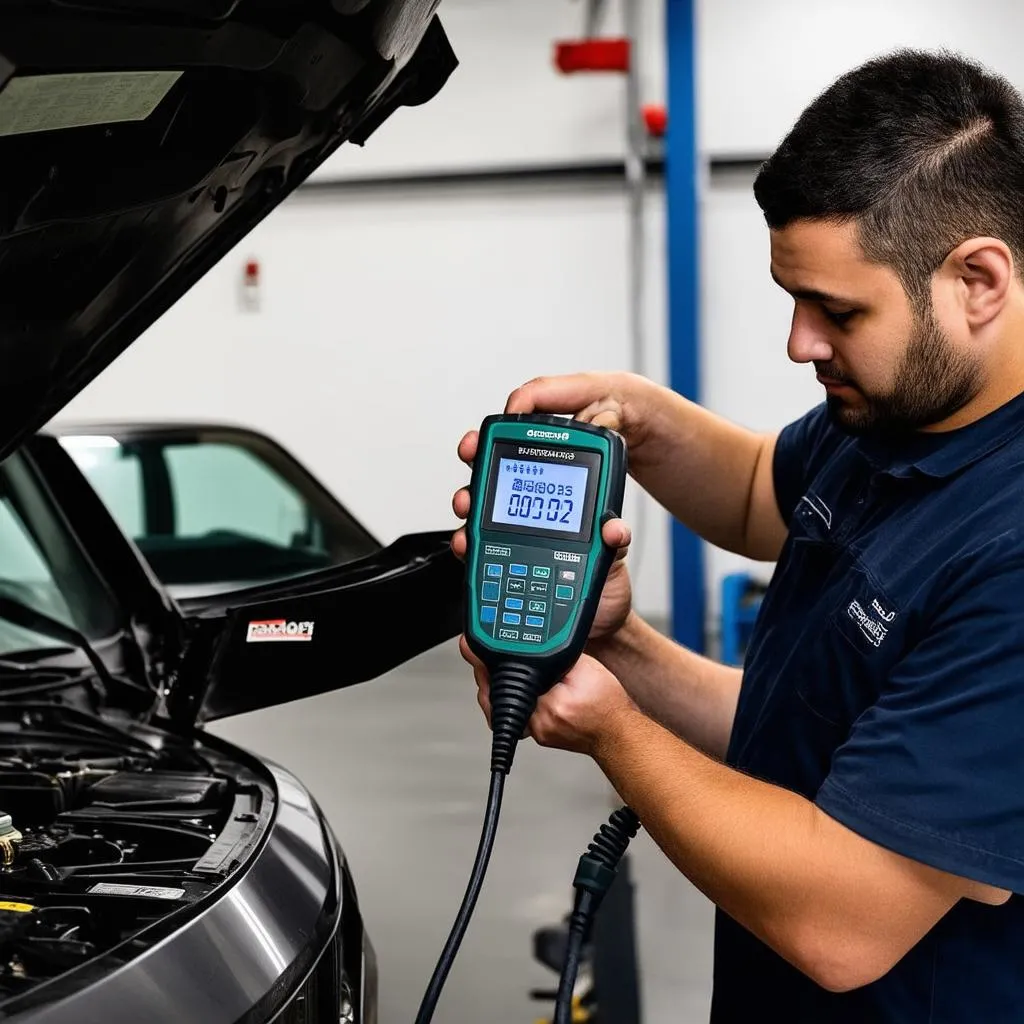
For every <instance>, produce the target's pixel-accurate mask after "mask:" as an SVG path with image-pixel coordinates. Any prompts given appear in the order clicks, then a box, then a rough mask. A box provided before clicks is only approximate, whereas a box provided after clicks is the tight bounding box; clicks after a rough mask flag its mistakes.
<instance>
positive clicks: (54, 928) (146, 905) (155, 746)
mask: <svg viewBox="0 0 1024 1024" xmlns="http://www.w3.org/2000/svg"><path fill="white" fill-rule="evenodd" d="M272 807H273V797H272V792H271V790H270V789H269V787H268V786H267V785H266V783H265V782H263V781H261V779H260V778H258V777H257V776H256V775H255V774H250V773H249V772H248V771H247V769H245V768H244V767H243V766H241V765H239V764H238V763H237V762H236V761H234V760H229V759H228V758H226V757H221V756H220V755H218V754H217V753H216V752H215V751H211V750H210V749H209V748H208V747H207V746H205V745H203V746H200V745H199V744H198V743H196V742H193V741H188V740H185V739H181V738H179V737H176V736H174V735H172V734H169V733H166V732H163V731H161V730H158V729H154V728H151V727H148V726H140V725H138V724H137V723H134V722H127V723H125V724H113V723H111V722H110V721H108V720H106V719H102V718H99V717H97V716H95V715H93V714H89V713H87V712H82V711H76V710H74V709H72V708H69V707H63V708H62V707H57V706H54V705H53V704H39V705H32V704H18V705H14V704H2V703H0V1005H2V1003H3V1001H5V1000H7V999H10V998H13V997H17V996H19V995H22V994H24V993H25V992H26V991H28V990H29V989H32V988H35V987H36V986H39V985H42V984H45V983H47V982H49V981H51V980H53V979H55V978H57V977H60V976H63V975H66V974H67V973H68V972H69V971H75V970H77V969H79V968H84V967H85V965H87V964H90V963H92V964H94V965H95V962H96V961H97V958H102V957H103V956H104V955H105V954H111V953H113V952H115V951H116V950H117V949H118V948H119V947H121V946H122V945H124V944H125V943H129V944H130V946H131V955H133V956H137V955H138V954H139V952H140V951H142V950H143V949H144V948H145V946H146V940H145V935H148V934H149V933H150V932H154V931H155V930H158V931H159V935H157V934H154V935H153V936H152V941H156V939H157V938H158V937H160V936H161V935H163V934H166V932H167V930H168V926H169V927H171V928H173V927H176V926H177V920H178V919H179V917H180V915H182V914H187V913H188V911H189V909H190V908H194V907H195V905H196V904H197V903H198V902H200V901H201V900H203V899H204V897H206V896H208V895H210V894H211V893H213V891H214V890H215V889H216V888H217V887H218V885H219V884H220V883H222V882H223V881H224V880H225V879H226V878H227V877H228V876H229V875H230V874H231V873H232V871H233V870H234V869H235V868H236V867H237V866H238V865H239V864H240V863H242V862H243V861H244V860H245V859H246V857H247V855H248V853H249V852H250V851H251V849H252V847H253V846H254V844H255V843H257V842H258V841H259V838H260V836H261V835H262V833H263V832H264V829H263V828H262V827H261V823H265V822H266V821H267V820H268V819H269V815H270V814H271V812H272ZM176 915H177V916H176ZM171 918H174V920H173V921H170V919H171ZM161 925H163V926H164V927H161ZM108 959H111V960H112V962H113V961H119V959H120V958H117V957H113V958H111V957H108Z"/></svg>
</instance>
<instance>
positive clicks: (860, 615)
mask: <svg viewBox="0 0 1024 1024" xmlns="http://www.w3.org/2000/svg"><path fill="white" fill-rule="evenodd" d="M871 610H872V611H873V612H874V613H875V614H876V615H877V616H879V618H881V619H884V620H885V621H886V622H892V620H893V619H894V618H896V613H895V612H887V611H885V610H884V609H883V608H882V606H881V605H880V604H879V603H878V601H877V600H874V601H872V602H871ZM846 614H847V615H849V616H850V618H851V619H853V621H854V622H856V623H857V627H858V629H860V631H861V633H863V634H864V636H865V637H866V638H867V640H868V642H869V643H870V644H871V645H872V646H873V647H881V646H882V641H883V640H884V639H885V638H886V637H887V636H888V635H889V628H888V626H883V625H882V623H881V622H879V621H878V619H875V618H872V617H871V616H870V615H868V613H867V612H866V611H864V606H863V605H862V604H861V603H860V601H851V602H850V604H849V606H848V607H847V609H846Z"/></svg>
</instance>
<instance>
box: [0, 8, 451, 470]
mask: <svg viewBox="0 0 1024 1024" xmlns="http://www.w3.org/2000/svg"><path fill="white" fill-rule="evenodd" d="M438 2H439V0H258V2H257V0H9V2H5V3H4V4H3V5H2V6H0V166H2V167H3V181H4V184H3V189H2V190H0V358H2V361H3V364H4V368H5V369H4V373H3V377H2V380H0V458H3V457H5V456H6V455H8V454H10V452H11V451H12V450H13V449H14V448H15V447H16V446H17V445H18V443H19V442H20V441H22V440H23V439H24V438H26V437H27V436H28V435H29V434H30V433H31V432H32V431H33V430H35V429H36V428H37V427H39V426H41V425H42V424H43V423H44V422H46V421H47V420H48V419H50V418H51V417H52V416H53V415H55V414H56V413H57V412H58V411H59V410H60V409H61V408H62V407H63V406H64V405H65V404H66V403H67V402H68V401H69V400H70V399H71V398H72V397H73V396H74V395H75V394H76V393H77V392H79V391H80V390H81V389H82V388H84V387H85V385H86V384H88V383H89V382H90V381H91V380H92V379H93V378H94V377H95V376H96V375H97V374H98V373H99V372H100V371H101V370H102V369H103V368H104V367H105V366H106V365H107V364H108V363H110V362H111V360H113V359H114V358H115V356H117V355H118V354H119V353H120V352H121V351H123V350H124V349H125V348H126V347H127V346H128V345H130V344H131V343H132V342H133V341H134V340H135V339H136V338H137V337H138V336H139V334H141V333H142V331H144V330H145V329H146V328H147V327H149V325H150V324H152V323H153V322H154V321H155V320H156V319H157V318H158V317H160V316H161V315H162V314H163V313H164V312H165V311H166V310H167V309H168V308H169V307H170V306H171V305H173V304H174V302H175V301H177V299H178V298H179V297H180V296H181V295H182V294H183V293H184V292H185V291H187V290H188V288H189V287H190V286H191V285H192V284H193V283H194V282H195V281H196V280H197V279H198V278H199V277H201V276H202V275H203V274H204V273H205V272H206V271H207V270H208V269H209V268H210V267H211V266H212V265H213V264H214V263H216V262H217V260H218V259H220V258H221V257H222V256H223V255H224V254H225V253H226V252H227V251H228V250H229V249H231V248H232V247H233V246H234V245H235V244H236V243H237V242H238V241H239V240H240V239H241V238H242V237H243V236H244V235H246V234H247V233H248V232H249V231H250V230H251V229H252V228H253V227H254V226H255V225H256V224H257V223H258V222H259V221H261V220H262V219H263V218H264V217H265V216H266V215H267V214H268V213H269V212H270V211H271V210H272V209H273V208H274V207H275V206H277V205H278V204H279V203H280V202H281V200H282V199H284V198H285V197H286V196H287V195H288V194H289V193H290V192H291V191H292V190H293V189H294V188H295V187H296V186H297V185H298V184H299V183H300V182H302V181H303V180H304V179H305V178H306V177H307V176H308V175H309V174H310V172H311V171H312V170H314V169H315V168H316V167H317V166H318V165H319V164H320V163H322V162H323V161H324V160H325V159H326V158H327V157H328V156H329V155H330V154H331V153H332V152H333V151H334V150H335V149H336V148H337V147H338V146H339V145H340V144H341V143H342V142H344V141H346V140H349V141H354V142H357V143H362V142H363V141H365V139H366V138H367V137H368V136H369V135H370V133H371V132H372V131H373V130H374V129H376V128H377V126H378V125H379V124H380V123H381V122H382V121H383V120H384V119H385V118H386V117H387V116H389V115H390V114H391V113H392V112H393V111H394V110H395V109H396V108H397V107H399V106H402V105H414V104H418V103H422V102H425V101H426V100H428V99H430V98H431V97H432V96H433V95H434V94H435V93H436V92H437V91H438V90H439V89H440V87H441V86H442V85H443V84H444V82H445V81H446V80H447V78H448V76H449V75H450V74H451V72H452V70H453V69H454V67H455V65H456V61H455V58H454V55H453V53H452V51H451V48H450V46H449V45H448V41H447V39H446V37H445V35H444V32H443V30H442V28H441V26H440V23H439V22H438V21H437V19H436V16H435V14H434V12H435V10H436V8H437V6H438Z"/></svg>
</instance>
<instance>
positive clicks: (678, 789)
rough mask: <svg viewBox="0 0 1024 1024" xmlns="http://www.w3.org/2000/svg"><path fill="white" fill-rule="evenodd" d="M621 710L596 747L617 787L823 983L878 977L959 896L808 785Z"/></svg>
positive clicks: (700, 882) (742, 917) (702, 876)
mask: <svg viewBox="0 0 1024 1024" xmlns="http://www.w3.org/2000/svg"><path fill="white" fill-rule="evenodd" d="M623 717H624V719H625V720H624V721H623V720H621V719H620V724H619V725H617V726H616V727H615V728H614V729H612V730H610V731H609V733H608V735H607V736H605V737H604V738H603V739H602V740H601V741H600V742H599V744H598V746H597V748H596V750H595V751H594V757H595V760H596V761H597V762H598V764H599V766H600V767H601V769H602V770H603V771H604V773H605V774H606V775H607V776H608V778H609V780H610V781H611V783H612V785H613V786H614V787H615V789H616V791H617V792H618V794H619V795H620V796H621V797H622V799H623V800H625V801H626V802H627V803H628V804H629V806H630V807H632V808H633V810H634V811H636V813H637V814H638V815H639V817H640V819H641V821H642V822H643V824H644V827H645V828H646V830H647V831H648V832H649V833H650V835H651V836H652V838H653V839H654V840H655V841H656V842H657V843H658V845H659V846H660V847H661V848H662V850H664V852H665V853H666V854H667V856H668V857H669V858H670V859H671V860H672V861H673V863H674V864H675V865H676V866H677V867H678V868H679V869H680V871H682V872H683V873H684V874H685V875H686V876H687V877H688V878H689V879H690V880H691V881H692V882H693V883H694V885H696V886H697V887H698V888H699V889H700V890H701V891H702V892H704V894H705V895H706V896H708V897H709V898H710V899H711V900H712V901H713V902H714V903H716V904H717V905H718V906H719V907H721V908H722V909H723V910H724V911H725V912H726V913H727V914H729V915H730V916H731V917H732V918H734V919H735V920H736V921H738V922H739V923H740V924H742V925H743V926H744V927H746V928H747V929H748V930H750V931H751V932H753V933H754V934H755V935H757V936H758V937H759V938H760V939H761V940H762V941H764V942H765V943H767V944H768V945H769V946H771V947H772V948H773V949H774V950H775V951H776V952H777V953H779V954H780V955H781V956H782V957H784V958H785V959H787V960H789V961H790V962H791V963H793V964H794V965H795V966H796V967H798V968H799V969H800V970H802V971H804V972H805V973H807V974H808V975H810V976H811V977H812V978H813V979H814V980H815V981H817V982H818V983H819V984H821V985H824V986H825V987H827V988H831V989H835V990H837V991H838V990H845V989H847V988H854V987H858V986H860V985H863V984H867V983H869V982H870V981H873V980H875V978H877V977H880V976H881V975H882V974H884V973H885V972H886V971H887V970H888V969H889V968H890V967H891V966H892V964H893V963H895V962H896V960H897V959H899V957H901V956H903V955H904V954H905V953H906V951H907V950H908V949H909V948H910V947H911V946H912V945H913V944H914V943H916V942H917V941H918V940H919V939H920V938H921V936H923V935H924V934H925V933H926V932H927V931H928V930H929V929H930V928H931V927H933V926H934V924H935V923H936V922H937V921H938V920H939V918H940V917H941V916H942V915H943V914H944V913H945V912H946V911H947V910H948V909H949V908H950V907H951V906H952V905H953V903H955V902H956V899H957V894H956V892H955V891H954V890H953V889H951V888H950V886H949V885H948V884H947V883H946V882H945V880H944V879H943V878H941V877H940V873H939V872H935V871H934V870H933V869H931V868H925V867H924V866H923V865H918V864H914V863H913V862H912V861H909V860H905V859H904V858H900V857H898V855H896V854H893V853H891V852H889V851H887V850H883V849H882V848H881V847H878V846H875V845H874V844H872V843H870V842H868V841H867V840H864V839H862V838H861V837H860V836H857V835H855V834H854V833H852V832H850V831H849V830H847V829H845V828H844V827H843V826H842V825H840V824H839V823H838V822H836V821H834V820H833V819H831V818H829V817H828V816H827V815H825V814H824V813H823V812H822V811H820V810H819V809H818V808H817V807H816V806H815V805H814V804H813V803H812V802H811V801H809V800H807V799H805V798H804V797H802V796H800V795H799V794H796V793H792V792H790V791H788V790H785V789H781V788H779V787H777V786H773V785H770V784H769V783H766V782H762V781H760V780H758V779H754V778H751V777H749V776H747V775H745V774H743V773H741V772H738V771H735V770H733V769H731V768H729V767H727V766H726V765H723V764H719V763H718V762H716V761H714V760H712V759H711V758H709V757H707V756H706V755H704V754H702V753H701V752H700V751H698V750H695V749H693V748H692V747H690V746H688V745H687V744H686V743H685V742H683V741H681V740H679V739H677V738H676V737H674V736H672V735H671V734H669V733H668V732H667V731H665V730H664V729H663V728H662V727H661V726H660V725H658V723H656V722H653V721H651V720H650V719H648V718H646V717H645V716H644V715H643V714H642V713H641V712H640V711H637V710H636V709H632V710H631V711H629V712H627V713H625V714H624V716H623ZM893 908H899V912H898V913H896V914H894V913H893Z"/></svg>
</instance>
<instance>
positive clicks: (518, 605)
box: [505, 597, 523, 612]
mask: <svg viewBox="0 0 1024 1024" xmlns="http://www.w3.org/2000/svg"><path fill="white" fill-rule="evenodd" d="M505 607H506V608H508V609H509V610H511V611H514V612H521V611H522V610H523V599H522V598H521V597H506V598H505Z"/></svg>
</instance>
